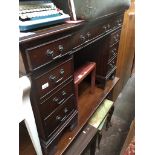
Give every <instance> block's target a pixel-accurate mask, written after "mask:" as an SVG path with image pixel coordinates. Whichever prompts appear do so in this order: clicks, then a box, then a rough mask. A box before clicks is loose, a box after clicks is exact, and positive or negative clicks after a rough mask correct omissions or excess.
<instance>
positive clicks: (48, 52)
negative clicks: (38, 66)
mask: <svg viewBox="0 0 155 155" xmlns="http://www.w3.org/2000/svg"><path fill="white" fill-rule="evenodd" d="M46 55H47V56H49V57H53V56H54V51H51V50H50V49H47V51H46Z"/></svg>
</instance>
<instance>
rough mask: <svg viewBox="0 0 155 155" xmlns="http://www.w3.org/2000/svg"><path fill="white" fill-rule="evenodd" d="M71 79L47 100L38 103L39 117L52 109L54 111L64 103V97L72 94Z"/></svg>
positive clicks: (47, 113) (43, 116)
mask: <svg viewBox="0 0 155 155" xmlns="http://www.w3.org/2000/svg"><path fill="white" fill-rule="evenodd" d="M73 91H74V90H73V80H71V81H69V82H68V83H67V84H65V85H64V86H63V87H62V88H60V89H59V90H58V91H56V92H55V93H54V94H52V96H50V97H49V98H48V99H47V100H45V101H44V102H42V103H41V104H39V109H40V113H41V117H42V118H43V119H44V118H46V117H47V116H48V115H49V114H51V113H52V112H53V111H55V110H56V109H57V108H58V107H59V106H61V105H62V104H64V102H65V101H66V99H68V98H69V97H70V96H71V95H73Z"/></svg>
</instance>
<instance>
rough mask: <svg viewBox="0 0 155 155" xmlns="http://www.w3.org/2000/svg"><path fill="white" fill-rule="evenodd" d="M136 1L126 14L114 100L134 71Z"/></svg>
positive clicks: (132, 2)
mask: <svg viewBox="0 0 155 155" xmlns="http://www.w3.org/2000/svg"><path fill="white" fill-rule="evenodd" d="M134 3H135V1H134V0H131V6H130V8H129V9H128V10H127V11H126V12H125V14H124V22H123V26H122V32H121V38H120V44H119V49H118V59H117V65H116V66H117V71H116V76H118V77H120V81H119V83H118V84H117V86H116V87H115V88H114V90H113V100H115V99H116V98H117V96H118V94H119V93H120V92H121V90H122V89H123V87H124V86H125V84H126V82H127V81H128V79H129V78H130V77H131V75H132V71H134V60H135V4H134Z"/></svg>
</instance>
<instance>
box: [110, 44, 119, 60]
mask: <svg viewBox="0 0 155 155" xmlns="http://www.w3.org/2000/svg"><path fill="white" fill-rule="evenodd" d="M117 51H118V44H116V45H114V46H112V47H111V48H110V49H109V60H108V62H110V61H111V60H112V59H113V58H114V57H116V56H117Z"/></svg>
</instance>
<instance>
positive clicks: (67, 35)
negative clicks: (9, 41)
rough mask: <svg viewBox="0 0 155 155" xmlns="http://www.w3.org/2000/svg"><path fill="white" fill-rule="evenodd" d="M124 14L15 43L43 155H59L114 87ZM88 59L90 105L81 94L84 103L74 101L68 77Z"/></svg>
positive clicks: (41, 32) (63, 27)
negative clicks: (92, 81)
mask: <svg viewBox="0 0 155 155" xmlns="http://www.w3.org/2000/svg"><path fill="white" fill-rule="evenodd" d="M123 15H124V11H122V12H118V13H114V14H111V15H108V16H104V17H100V18H98V19H95V20H92V21H79V22H77V23H65V24H62V25H57V26H53V27H47V28H44V29H41V30H36V31H34V34H31V35H29V36H25V37H21V38H20V39H19V46H20V73H21V74H25V75H27V76H28V77H29V78H30V80H31V85H32V86H31V94H30V98H31V104H32V108H33V112H34V116H35V120H36V125H37V129H38V134H39V138H40V142H41V147H42V150H43V154H44V155H52V154H56V155H60V154H64V152H65V150H66V149H67V148H68V147H69V145H70V144H71V142H72V141H73V140H74V139H75V138H76V136H77V135H78V133H79V132H80V131H81V129H82V128H83V127H84V125H85V124H86V123H87V121H88V119H89V118H90V117H91V115H92V114H93V113H94V112H95V110H96V109H97V107H98V106H99V105H100V103H101V101H103V100H104V99H105V98H106V96H107V95H108V94H109V93H110V92H111V90H112V88H113V87H114V85H115V84H116V83H117V81H118V78H117V77H115V71H116V61H117V49H118V46H119V39H120V33H121V26H122V23H123ZM87 61H92V62H95V63H96V83H97V84H96V88H95V91H96V92H95V93H94V96H95V97H94V101H93V102H92V101H91V96H90V97H89V98H88V96H86V95H85V96H86V98H87V99H88V100H87V102H86V103H82V102H83V101H82V99H80V97H79V101H78V103H77V101H76V98H75V91H74V81H73V78H74V77H73V75H74V71H75V70H76V69H78V67H80V66H82V65H83V64H84V63H85V62H87ZM86 80H89V77H88V79H86ZM82 85H83V84H82ZM98 86H100V87H101V88H99V87H98ZM99 92H100V93H99ZM83 94H85V93H83ZM90 95H91V94H90ZM81 96H83V97H84V95H81ZM81 98H82V97H81ZM68 127H69V129H68V130H66V128H68ZM69 137H71V140H68V141H67V138H69Z"/></svg>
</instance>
